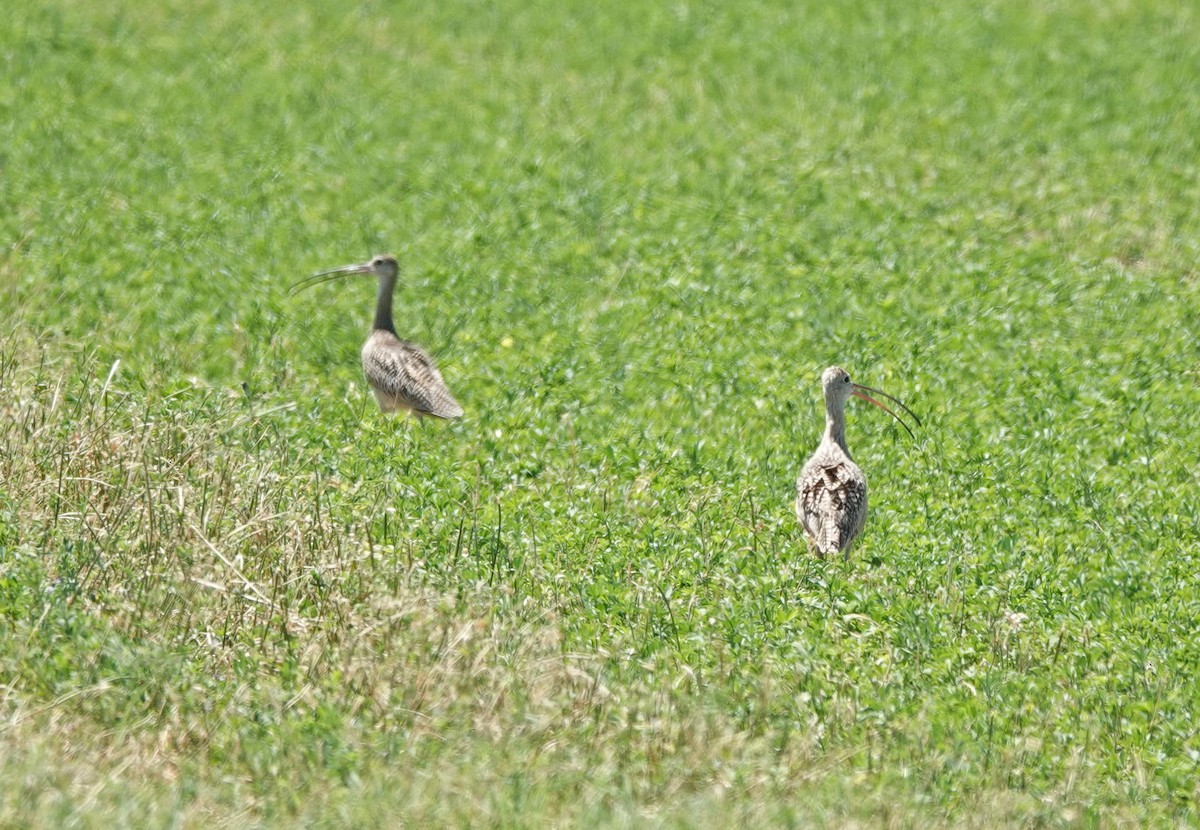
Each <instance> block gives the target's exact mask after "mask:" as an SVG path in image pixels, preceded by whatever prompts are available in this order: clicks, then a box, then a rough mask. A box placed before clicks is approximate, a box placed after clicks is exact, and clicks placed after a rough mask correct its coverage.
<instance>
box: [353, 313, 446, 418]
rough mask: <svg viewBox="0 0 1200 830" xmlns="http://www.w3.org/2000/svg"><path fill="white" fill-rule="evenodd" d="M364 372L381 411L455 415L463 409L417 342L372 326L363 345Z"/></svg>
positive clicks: (437, 416)
mask: <svg viewBox="0 0 1200 830" xmlns="http://www.w3.org/2000/svg"><path fill="white" fill-rule="evenodd" d="M362 364H363V374H365V375H366V376H367V383H369V384H370V385H371V389H372V390H373V391H374V392H375V400H377V401H378V402H379V408H380V409H382V410H383V411H384V412H405V411H406V412H412V413H414V414H416V415H433V416H434V417H436V418H458V417H459V416H461V415H462V414H463V409H462V407H461V406H459V403H458V401H456V400H454V396H453V395H452V394H450V389H449V387H447V386H446V381H444V380H443V379H442V373H441V372H439V371H438V370H437V366H436V365H435V364H434V362H433V358H431V357H430V356H429V355H428V354H426V353H425V351H424V350H423V349H421V347H420V346H418V345H416V344H415V343H410V342H408V341H407V340H401V339H400V338H399V337H397V336H396V335H395V333H393V332H390V331H386V330H383V329H375V330H374V331H372V332H371V336H370V337H368V338H367V342H366V343H364V344H363V348H362Z"/></svg>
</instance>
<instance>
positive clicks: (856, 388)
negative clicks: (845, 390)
mask: <svg viewBox="0 0 1200 830" xmlns="http://www.w3.org/2000/svg"><path fill="white" fill-rule="evenodd" d="M850 385H851V387H852V389H851V391H850V394H852V395H854V397H856V398H862V399H863V400H864V401H867V402H868V403H873V404H875V405H876V406H877V407H879V408H880V409H882V410H883V411H884V412H886V413H887V414H889V415H891V416H892V417H893V418H895V419H896V420H897V421H898V422H899V423H900V426H902V427H904V431H905V432H907V433H908V434H909V437H911V438H913V439H914V440H916V437H917V436H916V435H914V434H913V431H912V430H911V429H909V426H908V424H906V423H904V419H903V418H901V417H900V416H899V415H897V414H896V413H895V412H893V411H892V410H891V409H890V408H889V407H888V406H886V405H885V404H882V403H880V402H879V401H877V400H875V399H874V398H872V397H871V395H879V396H880V397H881V398H887V399H888V400H889V401H891V402H892V403H894V404H896V406H898V407H900V408H901V409H903V410H904V411H905V412H907V413H908V414H909V415H911V416H912V419H913V420H914V421H916V422H917V426H920V425H921V419H920V418H918V417H917V413H915V412H913V411H912V410H911V409H909V408H908V407H907V406H905V405H904V402H903V401H901V400H900V399H899V398H893V397H892V396H891V395H889V394H888V393H887V392H884V391H882V390H880V389H874V388H872V387H870V386H863V385H862V384H861V383H852V384H850ZM868 393H869V394H868Z"/></svg>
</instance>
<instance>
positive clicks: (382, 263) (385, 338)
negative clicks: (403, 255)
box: [291, 254, 463, 418]
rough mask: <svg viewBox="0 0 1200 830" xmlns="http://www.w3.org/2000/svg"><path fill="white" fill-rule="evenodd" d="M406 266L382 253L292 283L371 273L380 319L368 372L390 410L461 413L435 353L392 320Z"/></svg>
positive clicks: (370, 342) (365, 357)
mask: <svg viewBox="0 0 1200 830" xmlns="http://www.w3.org/2000/svg"><path fill="white" fill-rule="evenodd" d="M399 273H400V266H399V264H398V263H397V262H396V258H395V257H393V256H387V255H384V254H381V255H379V256H376V257H373V258H372V259H371V261H370V262H364V263H361V264H358V265H344V266H342V267H341V268H332V269H330V270H328V271H321V272H319V273H316V274H313V275H312V276H311V277H308V278H306V279H303V280H301V281H300V282H298V283H296V284H295V285H294V286H292V289H291V291H292V293H295V292H296V291H299V290H300V289H302V288H308V287H309V286H312V285H316V284H317V283H322V282H325V281H327V280H332V279H338V278H339V277H346V276H351V275H354V274H371V275H373V276H375V277H377V278H378V280H379V293H378V295H377V297H376V300H375V323H374V325H373V326H372V327H371V334H370V336H369V337H368V338H367V342H366V343H364V344H363V348H362V364H363V372H364V373H365V374H366V376H367V383H369V384H370V385H371V389H372V390H373V391H374V392H375V400H377V401H378V402H379V408H380V409H382V410H383V411H384V412H396V411H401V412H412V413H415V414H416V415H417V416H424V415H432V416H434V417H435V418H457V417H459V416H461V415H462V414H463V409H462V407H461V406H459V405H458V401H456V400H454V396H453V395H452V394H450V389H449V388H448V387H447V386H446V382H445V381H444V380H442V374H441V372H439V371H438V370H437V366H435V365H434V362H433V358H431V357H430V356H429V355H428V354H426V352H425V351H424V350H423V349H422V348H421V347H420V346H418V345H417V344H415V343H410V342H408V341H407V340H401V339H400V338H399V336H397V334H396V326H395V324H394V322H393V321H392V294H393V293H394V292H395V289H396V277H397V275H398V274H399Z"/></svg>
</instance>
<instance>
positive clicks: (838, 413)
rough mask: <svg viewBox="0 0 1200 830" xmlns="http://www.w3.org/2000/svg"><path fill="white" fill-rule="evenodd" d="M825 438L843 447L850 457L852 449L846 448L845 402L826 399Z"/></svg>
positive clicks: (843, 450)
mask: <svg viewBox="0 0 1200 830" xmlns="http://www.w3.org/2000/svg"><path fill="white" fill-rule="evenodd" d="M825 437H826V438H827V439H829V440H831V441H833V442H834V443H835V444H837V445H838V446H839V447H841V448H842V452H844V453H845V454H846V456H847V457H849V456H850V448H849V447H847V446H846V403H845V401H840V402H839V401H836V400H833V399H832V398H826V399H825Z"/></svg>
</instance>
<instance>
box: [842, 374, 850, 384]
mask: <svg viewBox="0 0 1200 830" xmlns="http://www.w3.org/2000/svg"><path fill="white" fill-rule="evenodd" d="M849 382H850V376H849V375H842V383H849Z"/></svg>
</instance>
